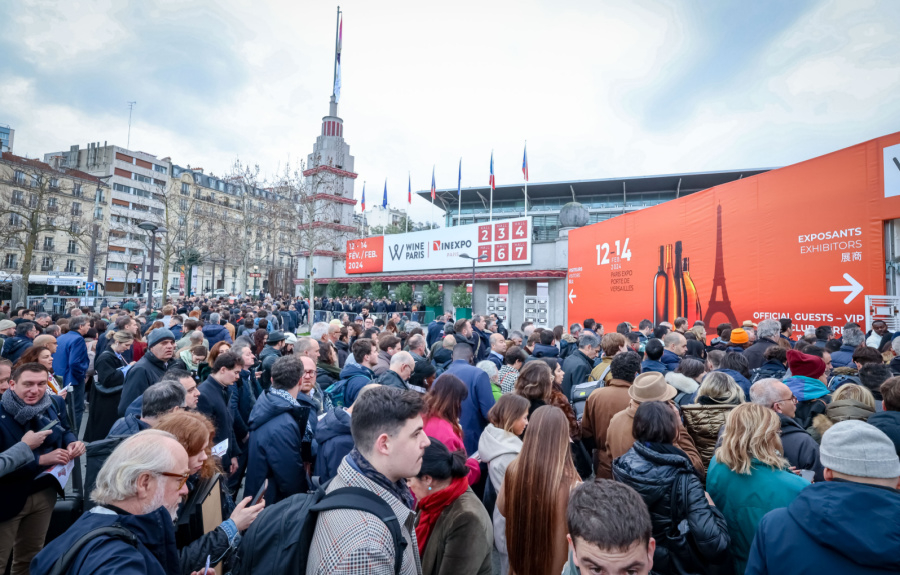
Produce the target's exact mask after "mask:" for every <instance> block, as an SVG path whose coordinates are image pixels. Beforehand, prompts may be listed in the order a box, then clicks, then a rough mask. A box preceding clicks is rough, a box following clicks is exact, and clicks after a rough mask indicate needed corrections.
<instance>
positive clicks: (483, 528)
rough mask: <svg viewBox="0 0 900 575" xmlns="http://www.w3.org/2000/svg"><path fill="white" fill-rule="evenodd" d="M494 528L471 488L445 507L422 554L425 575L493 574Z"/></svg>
mask: <svg viewBox="0 0 900 575" xmlns="http://www.w3.org/2000/svg"><path fill="white" fill-rule="evenodd" d="M493 546H494V534H493V527H492V525H491V518H490V517H489V516H488V514H487V511H486V510H485V508H484V505H483V504H482V503H481V501H480V500H479V499H478V496H476V495H475V494H474V493H473V492H472V489H471V488H469V489H467V490H466V491H465V493H463V494H462V495H460V496H459V497H457V498H456V500H455V501H454V502H453V503H451V504H450V505H448V506H447V507H445V508H444V510H443V511H442V512H441V515H440V517H438V519H437V521H436V522H435V524H434V527H432V529H431V533H430V534H429V535H428V543H426V544H425V550H424V551H423V553H422V574H423V575H453V574H456V573H466V574H471V575H491V550H492V548H493Z"/></svg>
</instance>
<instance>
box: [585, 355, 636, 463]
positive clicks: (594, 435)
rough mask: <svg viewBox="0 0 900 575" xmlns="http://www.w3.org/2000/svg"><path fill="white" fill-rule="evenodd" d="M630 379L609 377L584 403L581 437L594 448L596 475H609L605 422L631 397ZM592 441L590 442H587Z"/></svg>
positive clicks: (624, 406) (625, 405)
mask: <svg viewBox="0 0 900 575" xmlns="http://www.w3.org/2000/svg"><path fill="white" fill-rule="evenodd" d="M579 353H580V352H579ZM629 387H631V382H629V381H625V380H623V379H611V380H609V384H607V385H606V386H605V387H601V388H600V389H595V390H594V391H593V392H592V393H591V394H590V395H589V396H588V399H587V402H586V403H585V406H584V415H583V416H582V418H581V436H582V437H583V438H584V439H585V444H586V445H587V446H592V447H595V448H596V449H595V450H594V471H595V473H596V474H597V477H601V478H603V479H611V478H612V458H611V457H610V456H609V449H608V447H607V432H608V431H609V422H610V421H612V418H613V416H614V415H616V414H617V413H619V412H620V411H622V410H624V409H627V408H628V403H629V402H630V401H631V398H630V397H629V396H628V388H629ZM592 443H593V445H591V444H592Z"/></svg>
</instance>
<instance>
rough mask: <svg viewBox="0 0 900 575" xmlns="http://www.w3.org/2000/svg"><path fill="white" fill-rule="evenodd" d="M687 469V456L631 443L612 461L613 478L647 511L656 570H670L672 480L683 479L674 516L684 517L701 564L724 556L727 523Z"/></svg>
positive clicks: (727, 541)
mask: <svg viewBox="0 0 900 575" xmlns="http://www.w3.org/2000/svg"><path fill="white" fill-rule="evenodd" d="M691 469H692V466H691V462H690V460H689V459H688V458H686V457H684V456H681V455H676V454H671V453H659V452H657V451H654V450H652V449H650V448H649V447H645V446H644V445H643V444H641V443H635V444H634V445H633V446H632V448H631V449H630V450H628V452H627V453H626V454H625V455H623V456H622V457H619V458H617V459H616V460H615V461H613V466H612V471H613V476H614V477H615V479H616V481H619V482H621V483H624V484H626V485H628V486H629V487H632V488H634V490H635V491H637V492H638V494H639V495H640V496H641V498H642V499H643V500H644V503H646V504H647V508H648V510H649V511H650V520H651V522H652V524H653V537H654V538H655V539H656V552H655V553H654V554H653V568H654V569H655V570H656V571H659V572H660V573H669V572H671V559H670V556H669V550H668V549H667V548H666V545H667V543H668V542H669V539H668V537H667V535H666V532H667V531H668V530H669V528H670V527H671V526H672V511H671V507H672V505H673V501H672V484H673V483H674V482H675V481H676V480H678V481H686V482H687V500H686V501H683V500H681V499H680V496H679V498H678V499H676V501H677V507H676V512H675V517H676V518H678V519H687V522H688V525H689V527H690V531H691V535H692V536H693V540H694V542H695V543H696V551H698V552H699V556H700V558H701V559H703V560H704V562H705V563H721V562H723V561H725V559H726V558H727V556H728V545H729V543H730V537H729V535H728V525H727V524H726V523H725V518H724V517H723V516H722V513H721V512H720V511H719V510H718V509H716V508H715V507H714V506H712V505H710V504H709V502H708V501H707V500H706V495H705V494H704V492H703V484H702V483H701V482H700V480H699V479H698V478H697V476H696V475H694V473H693V472H692V471H691Z"/></svg>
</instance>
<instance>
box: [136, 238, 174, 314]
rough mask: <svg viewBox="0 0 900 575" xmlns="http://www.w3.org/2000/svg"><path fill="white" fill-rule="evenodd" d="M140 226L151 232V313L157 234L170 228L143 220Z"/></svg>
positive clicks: (149, 299) (149, 292) (149, 303)
mask: <svg viewBox="0 0 900 575" xmlns="http://www.w3.org/2000/svg"><path fill="white" fill-rule="evenodd" d="M138 227H139V228H141V229H142V230H145V231H148V232H150V287H149V288H147V289H148V297H147V313H148V314H149V313H150V312H151V311H153V265H154V263H153V262H154V260H155V259H156V234H157V233H160V234H164V233H166V232H167V231H168V230H166V228H164V227H162V226H158V225H156V224H154V223H153V222H141V223H139V224H138Z"/></svg>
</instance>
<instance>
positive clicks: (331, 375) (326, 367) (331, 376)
mask: <svg viewBox="0 0 900 575" xmlns="http://www.w3.org/2000/svg"><path fill="white" fill-rule="evenodd" d="M340 377H341V370H340V368H339V367H337V366H336V365H331V364H328V363H318V364H316V383H317V384H318V385H319V387H320V388H322V389H323V390H325V389H328V388H329V387H331V386H332V385H334V383H335V382H337V381H338V380H339V379H340Z"/></svg>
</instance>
